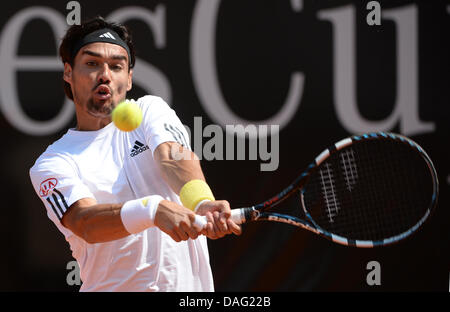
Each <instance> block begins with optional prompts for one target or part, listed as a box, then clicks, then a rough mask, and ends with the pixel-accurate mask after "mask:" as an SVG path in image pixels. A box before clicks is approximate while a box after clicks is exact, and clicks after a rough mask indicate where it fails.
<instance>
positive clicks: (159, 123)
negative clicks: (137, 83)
mask: <svg viewBox="0 0 450 312" xmlns="http://www.w3.org/2000/svg"><path fill="white" fill-rule="evenodd" d="M139 100H140V101H141V103H140V104H141V108H142V112H143V126H144V131H145V137H146V141H147V144H148V146H149V147H150V149H151V151H152V153H154V152H155V150H156V148H157V147H158V145H160V144H161V143H164V142H178V143H179V144H180V145H183V146H184V147H185V148H187V149H189V150H191V147H190V140H189V135H188V133H187V130H186V128H185V127H184V125H183V124H182V122H181V121H180V119H179V118H178V116H177V114H176V113H175V111H174V110H173V109H171V108H170V107H169V105H168V104H167V103H166V102H164V100H163V99H161V98H159V97H155V96H146V97H143V98H141V99H139Z"/></svg>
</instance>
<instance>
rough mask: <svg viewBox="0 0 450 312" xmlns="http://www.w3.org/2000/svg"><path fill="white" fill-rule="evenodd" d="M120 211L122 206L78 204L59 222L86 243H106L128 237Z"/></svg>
mask: <svg viewBox="0 0 450 312" xmlns="http://www.w3.org/2000/svg"><path fill="white" fill-rule="evenodd" d="M121 209H122V204H92V203H86V202H85V203H83V202H78V203H76V204H74V205H73V207H71V209H70V210H69V212H70V214H69V213H68V214H67V215H65V216H64V217H63V219H62V220H61V221H62V223H63V225H64V226H66V227H68V228H69V229H70V230H72V232H74V233H75V234H76V235H77V236H80V237H81V238H83V239H84V240H85V241H86V242H88V243H91V244H94V243H102V242H108V241H112V240H116V239H120V238H123V237H126V236H128V235H130V233H128V231H127V230H126V229H125V227H124V225H123V222H122V219H121V216H120V211H121Z"/></svg>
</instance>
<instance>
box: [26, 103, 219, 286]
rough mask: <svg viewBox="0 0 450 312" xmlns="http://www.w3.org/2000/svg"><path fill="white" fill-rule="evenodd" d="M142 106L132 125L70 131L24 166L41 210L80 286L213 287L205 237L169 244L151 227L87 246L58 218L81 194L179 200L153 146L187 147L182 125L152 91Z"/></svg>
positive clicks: (113, 199) (112, 199)
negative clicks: (66, 248)
mask: <svg viewBox="0 0 450 312" xmlns="http://www.w3.org/2000/svg"><path fill="white" fill-rule="evenodd" d="M136 103H137V104H138V105H139V106H140V108H141V109H142V112H143V121H142V124H141V125H140V126H139V128H137V129H136V130H135V131H131V132H122V131H119V130H118V129H117V128H116V127H115V126H114V124H113V123H110V124H109V125H107V126H106V127H104V128H102V129H100V130H98V131H76V130H75V129H69V130H68V132H67V133H66V134H65V135H64V136H62V137H61V138H60V139H59V140H58V141H56V142H54V143H53V144H52V145H50V146H49V147H48V148H47V150H46V151H45V152H44V153H43V154H42V155H41V156H40V157H39V158H38V159H37V161H36V163H35V164H34V166H33V167H32V168H31V169H30V177H31V181H32V183H33V186H34V189H35V191H36V193H37V194H38V196H39V197H40V198H41V200H42V202H43V203H44V205H45V207H46V209H47V215H48V217H49V218H50V220H52V221H53V222H54V223H55V225H56V226H57V227H58V229H59V230H60V231H61V232H62V233H63V234H64V236H65V238H66V240H67V241H68V242H69V244H70V248H71V250H72V255H73V257H74V258H75V259H76V260H77V262H78V265H79V267H80V273H81V274H80V275H81V280H82V281H83V284H82V286H81V288H80V291H214V284H213V279H212V273H211V267H210V263H209V254H208V247H207V241H206V237H205V236H199V237H198V238H197V239H195V240H191V239H189V240H187V241H182V242H179V243H177V242H175V241H174V240H172V238H171V237H170V236H169V235H167V234H166V233H164V232H162V231H161V230H160V229H159V228H157V227H151V228H148V229H147V230H144V231H142V232H141V233H138V234H135V235H133V234H131V235H129V236H127V237H124V238H122V239H118V240H114V241H110V242H106V243H96V244H89V243H87V242H86V241H84V240H83V239H82V238H80V237H78V236H76V235H75V234H74V233H72V232H71V231H70V230H69V229H67V228H66V227H64V226H63V225H62V224H61V218H62V216H63V215H64V213H65V212H66V211H67V209H68V208H69V207H70V206H71V205H72V204H73V203H74V202H76V201H77V200H79V199H81V198H86V197H90V198H95V199H96V200H97V202H98V203H99V204H100V203H123V202H125V201H128V200H131V199H137V198H141V197H144V196H149V195H155V194H157V195H161V196H162V197H163V198H165V199H167V200H171V201H174V202H177V203H180V200H179V197H178V196H177V195H176V194H175V193H174V192H173V191H172V190H171V189H170V187H169V186H168V185H167V184H166V183H165V182H164V180H163V178H162V177H161V175H160V174H159V171H158V169H157V167H156V164H155V162H154V160H153V152H154V151H155V149H156V147H157V146H158V145H159V144H161V143H163V142H168V141H177V142H179V143H180V144H182V145H184V146H185V147H187V148H189V137H188V135H187V133H186V129H185V128H184V126H183V124H182V123H181V122H180V120H179V119H178V117H177V115H176V114H175V112H174V111H173V110H172V109H171V108H170V107H169V106H168V105H167V104H166V103H165V102H164V101H163V100H162V99H161V98H159V97H155V96H145V97H142V98H140V99H138V100H137V101H136Z"/></svg>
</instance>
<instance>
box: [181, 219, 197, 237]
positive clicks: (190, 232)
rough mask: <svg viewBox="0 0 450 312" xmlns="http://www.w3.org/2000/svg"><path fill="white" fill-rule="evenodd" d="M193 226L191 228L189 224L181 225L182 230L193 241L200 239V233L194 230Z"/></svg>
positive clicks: (183, 223)
mask: <svg viewBox="0 0 450 312" xmlns="http://www.w3.org/2000/svg"><path fill="white" fill-rule="evenodd" d="M193 226H194V225H193V224H192V226H189V225H188V224H187V223H185V222H182V223H181V229H182V230H183V231H184V232H185V233H186V234H187V235H188V236H189V238H191V239H196V238H197V237H198V232H197V231H196V230H195V229H194V228H193Z"/></svg>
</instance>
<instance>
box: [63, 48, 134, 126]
mask: <svg viewBox="0 0 450 312" xmlns="http://www.w3.org/2000/svg"><path fill="white" fill-rule="evenodd" d="M128 63H129V62H128V53H127V51H126V50H125V49H124V48H123V47H121V46H119V45H116V44H112V43H106V42H95V43H91V44H88V45H86V46H84V47H83V48H81V49H80V51H79V52H78V53H77V55H76V57H75V60H74V65H73V68H72V67H71V66H70V65H69V64H67V63H66V64H65V65H64V80H65V81H67V82H68V83H70V85H71V86H72V93H73V98H74V102H75V104H76V105H75V106H76V109H77V112H78V116H80V115H81V116H86V115H89V116H90V117H94V118H109V117H110V114H111V112H112V110H113V109H114V107H116V106H117V104H118V103H120V102H121V101H123V100H124V99H125V96H126V93H127V91H129V90H130V89H131V85H132V83H131V80H132V71H129V70H128ZM86 117H87V116H86ZM88 118H89V117H88Z"/></svg>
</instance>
